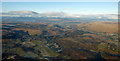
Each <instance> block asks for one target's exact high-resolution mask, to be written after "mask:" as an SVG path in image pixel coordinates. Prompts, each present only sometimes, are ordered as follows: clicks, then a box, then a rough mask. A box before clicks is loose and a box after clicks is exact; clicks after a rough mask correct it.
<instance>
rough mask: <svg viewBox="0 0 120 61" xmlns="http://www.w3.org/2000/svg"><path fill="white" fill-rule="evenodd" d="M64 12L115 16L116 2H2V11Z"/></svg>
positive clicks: (116, 10) (116, 11)
mask: <svg viewBox="0 0 120 61" xmlns="http://www.w3.org/2000/svg"><path fill="white" fill-rule="evenodd" d="M21 10H22V11H24V10H25V11H35V12H38V13H44V12H65V13H72V14H116V13H118V3H117V2H3V3H2V11H3V12H9V11H21Z"/></svg>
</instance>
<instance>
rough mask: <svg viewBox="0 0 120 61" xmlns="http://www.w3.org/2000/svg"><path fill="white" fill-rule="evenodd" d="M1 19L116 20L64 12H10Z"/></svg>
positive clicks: (111, 17) (116, 16) (110, 17)
mask: <svg viewBox="0 0 120 61" xmlns="http://www.w3.org/2000/svg"><path fill="white" fill-rule="evenodd" d="M2 16H3V17H62V18H67V17H68V18H69V17H71V18H97V19H102V18H107V19H118V15H117V14H94V15H92V14H91V15H90V14H89V15H81V14H70V13H65V12H45V13H37V12H34V11H10V12H5V13H2Z"/></svg>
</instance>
